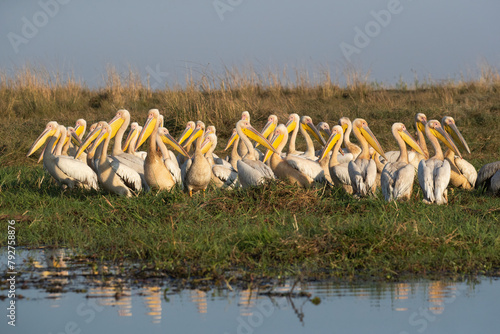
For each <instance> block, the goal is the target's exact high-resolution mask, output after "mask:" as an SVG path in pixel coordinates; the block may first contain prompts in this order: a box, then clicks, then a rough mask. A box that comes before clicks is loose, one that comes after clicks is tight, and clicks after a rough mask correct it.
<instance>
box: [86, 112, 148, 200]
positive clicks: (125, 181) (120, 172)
mask: <svg viewBox="0 0 500 334" xmlns="http://www.w3.org/2000/svg"><path fill="white" fill-rule="evenodd" d="M99 127H100V128H101V129H100V131H98V129H99ZM94 132H98V133H99V135H98V136H97V138H96V139H95V142H94V144H93V145H92V148H91V149H90V152H89V154H94V153H95V151H96V149H97V147H100V151H101V154H100V157H99V162H98V165H97V169H98V170H99V173H98V177H99V181H100V182H101V185H102V187H103V188H104V189H106V190H107V191H109V192H111V193H115V194H118V195H123V196H127V197H132V196H133V195H135V194H137V193H138V192H140V191H141V190H142V180H141V177H140V176H139V173H137V172H136V171H135V170H134V169H132V168H130V167H128V166H127V165H125V164H123V163H121V162H120V161H119V160H118V159H116V158H114V157H109V158H108V153H107V151H108V146H109V141H110V140H111V135H112V132H113V128H112V127H111V126H110V125H109V124H108V123H106V122H104V121H102V122H99V126H98V127H97V128H96V130H94Z"/></svg>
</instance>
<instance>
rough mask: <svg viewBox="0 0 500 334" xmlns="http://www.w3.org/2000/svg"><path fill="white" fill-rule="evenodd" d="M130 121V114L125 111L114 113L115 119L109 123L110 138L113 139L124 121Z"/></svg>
mask: <svg viewBox="0 0 500 334" xmlns="http://www.w3.org/2000/svg"><path fill="white" fill-rule="evenodd" d="M127 119H128V120H130V113H129V112H128V110H126V109H120V110H118V111H117V112H116V114H115V117H113V119H112V120H111V121H109V126H111V138H113V137H114V136H115V135H116V133H117V132H118V129H119V128H120V127H121V126H122V125H123V123H125V121H126V120H127Z"/></svg>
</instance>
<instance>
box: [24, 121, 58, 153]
mask: <svg viewBox="0 0 500 334" xmlns="http://www.w3.org/2000/svg"><path fill="white" fill-rule="evenodd" d="M58 128H59V124H57V122H55V121H52V122H48V123H47V125H46V126H45V130H43V132H42V133H41V134H40V136H38V138H37V139H36V140H35V142H34V143H33V145H31V148H30V149H29V151H28V154H27V155H26V156H27V157H29V156H30V155H32V154H33V153H34V152H35V151H36V150H38V149H39V148H40V147H41V146H42V145H43V144H45V142H46V141H47V139H48V138H49V137H52V136H53V135H54V134H55V133H56V131H57V130H58Z"/></svg>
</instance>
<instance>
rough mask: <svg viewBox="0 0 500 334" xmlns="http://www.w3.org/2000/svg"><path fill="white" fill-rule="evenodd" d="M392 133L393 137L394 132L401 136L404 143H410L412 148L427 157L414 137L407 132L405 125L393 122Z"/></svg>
mask: <svg viewBox="0 0 500 334" xmlns="http://www.w3.org/2000/svg"><path fill="white" fill-rule="evenodd" d="M392 133H393V135H394V137H396V134H398V135H399V136H400V137H401V139H403V140H404V141H405V143H407V144H408V145H410V147H411V148H413V149H414V150H415V151H417V152H418V153H420V154H422V155H423V156H424V157H425V158H426V159H428V158H429V156H428V155H427V154H425V152H424V150H423V149H422V148H421V147H420V145H419V144H418V143H417V141H416V140H415V138H413V137H412V135H411V134H410V133H409V132H408V130H406V126H405V125H404V124H403V123H394V124H393V125H392Z"/></svg>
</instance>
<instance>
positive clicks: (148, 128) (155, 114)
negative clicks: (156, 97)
mask: <svg viewBox="0 0 500 334" xmlns="http://www.w3.org/2000/svg"><path fill="white" fill-rule="evenodd" d="M159 118H160V111H159V110H158V109H149V111H148V117H147V118H146V123H144V126H143V128H142V131H141V133H140V134H139V138H137V142H136V144H135V150H136V151H137V149H138V148H139V147H141V145H142V144H144V142H145V141H146V140H147V139H148V138H149V136H151V134H152V133H153V130H154V128H155V127H156V122H158V119H159Z"/></svg>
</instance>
